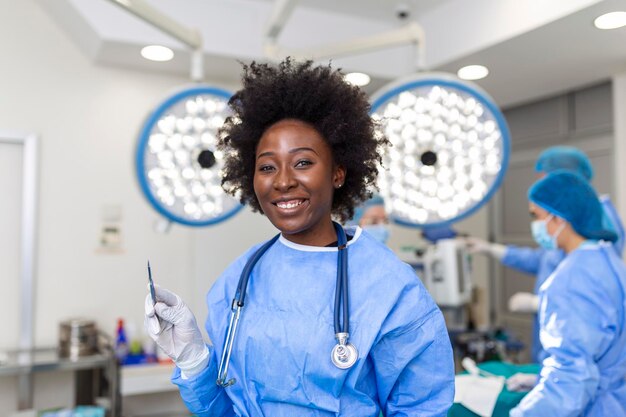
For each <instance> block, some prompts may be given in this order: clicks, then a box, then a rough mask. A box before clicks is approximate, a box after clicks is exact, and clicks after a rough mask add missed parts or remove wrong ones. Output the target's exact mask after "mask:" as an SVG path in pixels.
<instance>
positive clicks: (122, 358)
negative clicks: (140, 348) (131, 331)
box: [115, 319, 128, 365]
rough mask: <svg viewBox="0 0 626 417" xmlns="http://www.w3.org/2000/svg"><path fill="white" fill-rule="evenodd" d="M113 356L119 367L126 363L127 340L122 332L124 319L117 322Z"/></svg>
mask: <svg viewBox="0 0 626 417" xmlns="http://www.w3.org/2000/svg"><path fill="white" fill-rule="evenodd" d="M115 356H116V357H117V361H118V363H119V364H120V365H122V364H124V363H125V362H126V358H127V357H128V340H127V339H126V332H125V331H124V319H118V320H117V336H116V337H115Z"/></svg>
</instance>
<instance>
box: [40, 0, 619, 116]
mask: <svg viewBox="0 0 626 417" xmlns="http://www.w3.org/2000/svg"><path fill="white" fill-rule="evenodd" d="M125 1H129V2H132V1H135V0H125ZM145 1H146V2H147V3H148V4H149V5H151V6H152V7H153V8H154V9H156V10H158V11H159V12H161V13H162V14H164V15H166V16H168V17H169V18H171V19H174V20H175V21H177V22H178V23H180V24H182V25H184V26H186V27H189V28H196V29H198V30H199V31H200V33H201V35H202V40H203V57H204V73H205V78H206V80H207V81H208V82H214V83H220V84H223V85H226V86H230V87H232V88H237V86H238V81H239V74H240V69H241V64H240V62H248V61H250V60H267V59H268V57H267V55H266V54H265V52H264V49H263V46H264V41H265V38H264V33H265V29H266V25H267V23H268V21H269V20H270V17H271V13H272V7H273V6H274V1H272V0H145ZM296 3H297V4H296V6H295V8H294V9H293V12H292V13H291V15H290V17H289V19H288V20H287V21H286V23H285V25H284V26H283V29H282V31H281V34H280V37H279V38H278V42H279V44H280V46H283V47H286V48H291V49H297V50H304V51H305V52H306V51H307V50H310V48H313V47H316V46H320V45H333V44H336V43H338V42H345V41H350V40H355V39H357V40H358V39H362V38H363V37H371V36H373V35H376V34H385V33H388V32H389V31H391V30H396V29H398V28H401V27H403V26H405V25H407V23H410V22H417V23H418V24H419V25H420V26H421V28H422V29H423V31H424V33H425V40H424V41H423V42H422V45H423V46H424V51H425V54H424V58H423V60H422V61H421V64H422V67H423V68H425V69H427V70H434V71H445V72H452V73H456V71H457V70H458V68H460V67H461V66H463V65H466V64H482V65H486V66H487V67H488V68H489V70H490V74H489V76H488V77H487V78H485V79H483V80H480V81H477V84H479V85H480V86H481V87H482V88H483V89H485V90H486V91H487V92H488V93H489V94H490V95H491V96H492V97H493V98H494V99H495V100H496V102H497V103H498V104H499V105H500V106H503V107H506V106H511V105H514V104H517V103H522V102H527V101H530V100H533V99H537V98H541V97H545V96H549V95H553V94H557V93H560V92H564V91H568V90H571V89H575V88H579V87H582V86H586V85H591V84H594V83H598V82H602V81H604V80H607V79H609V78H610V77H611V76H612V75H613V74H616V73H620V72H624V71H626V47H625V46H624V45H626V28H620V29H614V30H609V31H600V30H597V29H595V28H594V27H593V19H594V18H595V17H597V16H598V15H600V14H602V13H605V12H609V11H615V10H626V4H625V2H624V1H623V0H550V1H549V2H546V1H545V0H525V1H523V2H521V1H519V0H405V1H400V0H389V1H385V0H300V1H299V2H296ZM39 4H40V5H41V7H42V8H44V10H46V12H48V13H49V14H50V16H52V17H53V18H54V19H55V20H56V21H57V22H58V24H59V25H60V26H61V27H63V28H64V29H65V30H66V31H67V32H68V34H69V35H70V37H71V38H72V39H73V41H74V42H75V43H76V44H77V45H78V46H79V47H80V49H81V50H82V51H83V52H84V53H85V55H86V56H88V57H89V58H90V59H91V60H93V62H95V63H97V64H100V65H107V66H119V67H125V68H134V69H137V70H141V71H151V72H163V73H171V74H178V75H180V76H182V77H186V76H188V74H189V71H190V69H189V68H190V52H189V50H188V48H187V47H186V46H185V45H184V44H183V43H181V42H179V41H178V40H176V39H173V38H172V37H171V36H169V35H167V34H165V33H163V32H162V31H160V30H158V29H157V28H155V27H153V26H151V25H150V24H148V23H146V22H145V21H142V20H141V19H140V18H138V17H136V16H134V15H131V14H130V13H128V12H127V11H126V10H123V8H122V7H120V6H118V5H115V4H114V3H113V1H111V0H39ZM400 10H403V11H407V12H408V16H407V17H405V18H399V17H398V11H400ZM146 44H163V45H166V46H169V47H171V48H173V49H174V50H175V52H176V56H175V58H174V59H173V60H172V61H170V62H166V63H155V62H149V61H146V60H144V59H143V58H141V57H140V56H139V50H140V49H141V47H143V46H145V45H146ZM332 61H333V63H334V65H336V66H339V67H341V68H343V69H344V70H346V71H362V72H366V73H368V74H370V75H371V76H372V78H373V80H372V83H371V84H370V85H369V86H367V87H365V88H364V89H365V90H366V91H367V92H368V93H372V92H374V91H376V90H377V89H378V88H380V87H381V86H382V85H384V84H386V83H388V82H390V81H392V80H394V79H397V78H398V77H402V76H405V75H407V74H411V73H414V72H415V71H416V69H417V66H416V48H415V47H413V46H411V45H399V46H394V47H388V48H383V49H377V50H372V51H369V52H367V53H358V54H357V53H351V54H344V55H341V56H334V57H333V58H332Z"/></svg>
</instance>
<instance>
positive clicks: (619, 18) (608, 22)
mask: <svg viewBox="0 0 626 417" xmlns="http://www.w3.org/2000/svg"><path fill="white" fill-rule="evenodd" d="M593 24H594V25H595V27H597V28H598V29H617V28H621V27H622V26H626V12H611V13H605V14H603V15H601V16H598V17H597V18H596V19H595V20H594V21H593Z"/></svg>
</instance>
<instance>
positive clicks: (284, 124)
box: [254, 119, 345, 246]
mask: <svg viewBox="0 0 626 417" xmlns="http://www.w3.org/2000/svg"><path fill="white" fill-rule="evenodd" d="M344 180H345V169H344V168H342V167H340V166H336V165H335V163H334V160H333V155H332V150H331V148H330V146H329V145H328V143H326V141H325V140H324V138H323V137H322V136H321V135H320V133H319V132H318V131H317V130H316V129H315V128H313V127H312V126H310V125H309V124H307V123H304V122H301V121H299V120H294V119H286V120H281V121H279V122H277V123H275V124H274V125H272V126H270V127H269V128H268V129H267V130H266V131H265V133H264V134H263V136H261V140H260V141H259V144H258V145H257V149H256V163H255V171H254V192H255V194H256V197H257V199H258V200H259V203H260V205H261V209H262V210H263V213H265V215H266V216H267V218H268V219H269V220H270V222H272V224H273V225H274V226H275V227H276V228H277V229H278V230H280V231H281V232H282V234H283V236H285V238H286V239H288V240H290V241H292V242H294V243H299V244H302V245H310V246H325V245H327V244H329V243H331V242H334V241H335V240H337V238H336V234H335V230H334V228H333V225H332V221H331V208H332V203H333V194H334V191H335V189H336V188H338V187H339V186H341V185H343V182H344Z"/></svg>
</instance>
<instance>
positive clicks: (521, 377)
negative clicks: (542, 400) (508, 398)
mask: <svg viewBox="0 0 626 417" xmlns="http://www.w3.org/2000/svg"><path fill="white" fill-rule="evenodd" d="M537 379H538V375H537V374H524V373H521V372H518V373H516V374H514V375H511V376H510V377H508V378H507V380H506V388H507V389H508V390H509V391H517V392H526V391H530V390H531V389H533V388H534V387H535V385H537Z"/></svg>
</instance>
